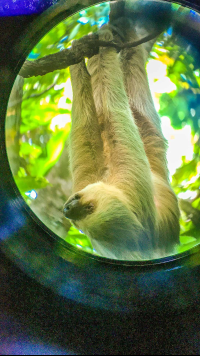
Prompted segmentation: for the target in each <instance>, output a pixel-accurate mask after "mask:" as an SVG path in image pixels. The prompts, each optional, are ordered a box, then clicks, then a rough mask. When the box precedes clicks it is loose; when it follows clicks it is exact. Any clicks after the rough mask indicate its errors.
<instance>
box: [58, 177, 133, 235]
mask: <svg viewBox="0 0 200 356" xmlns="http://www.w3.org/2000/svg"><path fill="white" fill-rule="evenodd" d="M63 213H64V215H65V217H66V218H67V219H69V220H71V222H72V223H73V225H74V226H75V227H76V228H78V229H80V230H82V231H83V232H84V233H85V234H87V235H88V236H89V237H91V238H98V239H99V238H100V235H102V234H104V235H105V234H106V235H107V236H108V234H109V233H110V231H111V230H113V228H114V229H115V228H116V226H119V224H121V227H122V226H124V225H125V224H127V223H128V220H130V214H131V212H130V209H129V205H128V201H127V199H126V197H125V196H124V194H123V193H122V192H121V191H120V190H119V189H118V188H116V187H114V186H111V185H108V184H105V183H103V182H98V183H94V184H90V185H88V186H87V187H86V188H84V189H82V190H81V191H79V192H77V193H76V194H74V195H73V196H71V197H70V198H69V199H68V201H67V202H66V204H65V206H64V209H63Z"/></svg>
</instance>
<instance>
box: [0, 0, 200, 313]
mask: <svg viewBox="0 0 200 356" xmlns="http://www.w3.org/2000/svg"><path fill="white" fill-rule="evenodd" d="M98 2H99V1H98V0H88V2H87V6H89V5H93V4H95V3H98ZM82 3H86V2H85V1H84V2H82V0H79V1H77V2H75V1H73V2H71V0H67V1H60V3H58V4H57V5H55V6H54V7H51V8H50V9H49V10H47V11H46V12H45V13H44V14H42V15H40V16H39V18H38V19H37V20H36V21H35V22H34V23H33V24H31V27H30V28H29V29H28V31H27V32H26V33H24V34H23V35H22V37H21V40H20V41H17V42H16V44H15V46H13V48H12V58H11V59H10V62H9V63H8V65H7V67H5V66H4V67H0V78H1V77H2V78H3V79H4V80H3V83H2V84H3V85H1V87H0V91H1V95H0V167H1V171H2V172H3V174H2V175H1V179H0V214H1V227H0V239H1V242H0V246H1V250H2V251H3V252H4V253H5V254H6V255H7V256H8V257H9V258H10V259H11V260H12V261H14V263H15V264H16V265H18V266H19V267H20V269H21V270H22V271H24V272H25V273H26V274H28V275H29V276H31V277H33V278H35V279H36V280H37V281H39V282H40V283H41V285H44V286H45V287H48V288H50V289H51V290H53V291H54V292H55V293H56V294H58V295H60V296H62V297H64V298H65V299H66V300H69V299H70V300H72V301H73V302H75V303H80V304H84V305H86V306H90V307H92V308H100V309H104V310H109V311H112V312H122V313H124V312H125V313H132V312H134V313H136V312H138V310H140V309H141V308H142V309H143V310H144V308H145V310H146V311H148V310H153V309H159V310H166V308H169V309H170V310H171V311H177V310H182V309H185V308H187V307H188V306H191V305H196V303H198V300H199V298H200V246H197V247H196V248H194V249H193V250H191V251H189V252H187V253H184V254H181V255H177V256H172V257H169V258H165V259H162V260H157V261H147V262H125V261H124V262H120V261H113V260H108V259H104V258H100V257H95V256H92V255H88V254H86V253H84V252H81V251H79V250H77V249H76V248H74V247H72V246H71V245H69V244H67V243H65V242H64V241H62V240H61V239H60V238H58V237H57V236H56V235H55V234H53V233H52V232H51V231H50V230H49V229H48V228H47V227H46V226H45V225H44V224H43V223H41V221H40V220H39V219H38V218H37V217H36V216H35V215H34V214H33V212H32V211H31V209H29V207H28V206H27V205H26V203H25V202H24V200H23V198H22V197H21V195H20V193H19V191H18V189H17V187H16V185H15V183H14V180H13V177H12V174H11V171H10V167H9V163H8V160H7V154H6V148H5V116H6V106H7V101H8V98H9V94H10V91H11V88H12V85H13V82H14V80H15V77H16V75H17V74H18V72H19V70H20V68H21V66H22V64H23V62H24V60H25V58H26V57H27V55H28V53H29V52H30V50H31V49H32V48H33V47H34V45H35V44H36V43H37V42H38V40H39V39H40V38H41V37H42V36H43V35H44V34H45V33H46V32H48V30H50V29H51V28H52V27H53V26H54V25H56V24H57V23H58V22H59V21H62V20H63V19H64V18H66V17H67V16H70V15H72V14H73V13H75V12H76V11H79V10H81V9H83V8H86V7H87V6H86V5H81V4H82ZM182 3H185V2H182ZM72 4H73V6H71V5H72ZM74 4H75V5H74ZM196 9H197V7H196ZM58 251H61V252H62V253H60V252H58ZM63 256H64V257H63ZM38 259H39V260H40V263H38Z"/></svg>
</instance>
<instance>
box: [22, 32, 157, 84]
mask: <svg viewBox="0 0 200 356" xmlns="http://www.w3.org/2000/svg"><path fill="white" fill-rule="evenodd" d="M160 33H161V32H160V31H159V32H153V33H152V34H150V35H148V36H145V37H143V38H141V39H139V40H137V41H135V42H129V43H123V44H122V43H120V44H119V43H115V42H106V41H100V40H99V38H98V34H92V35H88V36H84V37H82V38H81V39H79V40H76V41H74V42H73V45H72V47H71V48H70V49H65V50H63V51H61V52H58V53H55V54H50V55H48V56H45V57H43V58H40V59H37V60H35V61H28V60H26V61H25V63H24V65H23V67H22V68H21V70H20V72H19V75H20V76H21V77H23V78H30V77H37V76H39V75H41V76H42V75H45V74H47V73H50V72H53V71H55V70H61V69H65V68H67V67H69V66H71V65H73V64H77V63H79V62H81V61H82V59H83V58H85V57H87V58H91V57H93V56H94V55H96V54H98V53H99V47H113V48H116V49H117V50H118V51H120V50H121V49H124V48H132V47H136V46H139V45H140V44H142V43H145V42H148V41H150V40H152V39H154V38H156V37H158V36H159V35H160Z"/></svg>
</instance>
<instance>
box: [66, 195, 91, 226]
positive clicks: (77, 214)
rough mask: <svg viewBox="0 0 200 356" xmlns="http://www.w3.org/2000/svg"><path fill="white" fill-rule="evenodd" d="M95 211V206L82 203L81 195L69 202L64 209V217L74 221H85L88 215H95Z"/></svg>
mask: <svg viewBox="0 0 200 356" xmlns="http://www.w3.org/2000/svg"><path fill="white" fill-rule="evenodd" d="M93 211H94V204H93V203H85V204H84V203H82V202H81V196H80V195H79V194H76V195H75V196H74V197H73V198H72V199H70V200H69V201H67V203H66V204H65V205H64V208H63V214H64V216H65V217H66V218H67V219H70V220H74V221H76V220H81V219H84V218H85V217H86V216H87V215H89V214H91V213H93Z"/></svg>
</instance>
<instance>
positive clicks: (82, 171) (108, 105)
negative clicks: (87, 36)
mask: <svg viewBox="0 0 200 356" xmlns="http://www.w3.org/2000/svg"><path fill="white" fill-rule="evenodd" d="M119 23H120V22H119ZM121 24H123V26H121V29H120V33H122V32H123V34H122V35H123V36H121V37H120V40H121V41H124V42H131V41H136V40H137V39H138V35H137V32H136V29H135V27H134V23H133V22H132V21H131V20H130V19H127V18H125V19H124V18H123V19H122V21H121ZM118 28H120V27H118ZM117 38H118V39H119V33H115V31H114V30H113V26H111V25H109V24H108V25H104V26H103V27H102V28H101V29H100V30H99V39H101V40H104V41H112V40H113V39H117ZM118 52H119V51H117V50H116V49H115V48H113V47H100V48H99V54H98V55H95V56H93V57H92V58H90V59H89V60H88V64H87V66H86V64H85V60H83V61H82V62H80V63H79V64H76V65H73V66H71V67H70V75H71V82H72V90H73V104H72V128H71V136H70V160H71V170H72V177H73V192H74V193H73V195H72V196H71V197H70V198H69V199H68V201H67V202H66V204H65V206H64V210H63V212H64V215H65V217H66V218H67V219H69V220H70V221H71V223H72V224H73V225H74V226H75V227H76V228H77V229H79V230H81V231H82V232H84V233H85V234H86V235H87V236H88V237H89V238H90V240H91V243H92V245H93V248H94V249H95V250H96V252H97V254H98V255H100V256H103V257H107V258H111V259H119V260H145V259H155V258H160V257H164V256H166V255H169V254H172V253H173V251H174V248H175V246H176V244H178V243H179V207H178V202H177V198H176V196H175V194H174V192H173V190H172V188H171V187H170V183H169V178H168V168H167V160H166V149H167V145H166V141H165V139H164V136H163V134H162V131H161V125H160V118H159V116H158V114H157V112H156V109H155V107H154V103H153V99H152V96H151V93H150V89H149V84H148V79H147V74H146V70H145V63H146V60H147V57H148V54H147V51H146V49H145V45H144V44H142V45H139V46H137V47H135V48H125V49H123V50H121V51H120V52H119V53H118Z"/></svg>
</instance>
